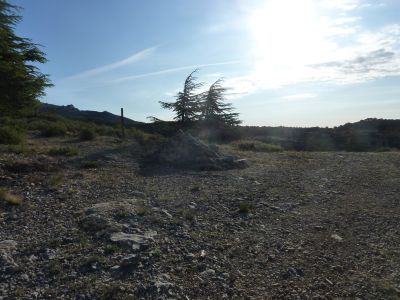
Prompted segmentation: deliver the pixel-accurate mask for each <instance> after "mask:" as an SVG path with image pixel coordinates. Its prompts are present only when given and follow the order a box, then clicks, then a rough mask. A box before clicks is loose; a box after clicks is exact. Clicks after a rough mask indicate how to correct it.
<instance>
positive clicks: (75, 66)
mask: <svg viewBox="0 0 400 300" xmlns="http://www.w3.org/2000/svg"><path fill="white" fill-rule="evenodd" d="M11 2H12V3H13V4H16V5H19V6H21V7H23V8H24V9H23V10H22V12H21V14H22V15H23V21H22V22H21V23H20V24H19V25H18V26H17V32H18V34H20V35H22V36H27V37H30V38H32V40H33V41H35V42H37V43H39V44H42V45H45V47H44V48H43V50H44V51H45V52H46V54H47V57H48V59H49V62H48V63H47V64H45V65H44V66H41V69H42V70H43V72H44V73H47V74H49V75H50V78H51V80H52V82H53V83H54V84H55V86H54V87H53V88H50V89H48V90H47V96H46V97H45V98H44V101H45V102H48V103H52V104H58V105H68V104H73V105H74V106H76V107H77V108H79V109H86V110H97V111H104V110H106V111H109V112H112V113H116V114H118V112H119V109H120V108H121V107H124V109H125V114H126V116H127V117H129V118H131V119H134V120H137V121H147V120H146V117H147V116H156V117H158V118H160V119H165V120H170V119H172V114H171V112H168V111H165V110H163V109H161V107H160V105H159V103H158V101H160V100H161V101H173V99H174V96H175V94H176V93H177V92H178V91H179V90H180V89H181V88H182V85H183V81H184V79H185V77H186V76H187V75H188V74H189V73H190V72H191V71H193V70H194V69H196V68H199V69H200V70H199V74H198V78H199V80H200V81H203V82H205V83H207V84H210V83H212V82H214V81H215V80H217V79H218V78H220V77H223V78H224V79H225V85H226V86H228V87H230V88H231V89H230V92H229V100H230V101H231V102H232V103H233V105H234V106H235V107H236V109H237V111H238V112H239V113H240V117H241V119H242V120H243V124H244V125H265V126H278V125H284V126H337V125H341V124H344V123H346V122H354V121H358V120H361V119H365V118H373V117H375V118H386V119H394V118H398V117H399V115H400V98H399V96H400V88H399V84H400V2H399V1H396V0H376V1H375V0H374V1H372V0H342V1H339V0H338V1H334V0H297V1H294V0H265V1H239V0H237V1H228V0H218V1H215V0H214V1H211V0H206V1H183V0H171V1H160V0H158V1H156V0H151V1H130V0H119V1H95V0H87V1H77V0H69V1H53V0H35V1H31V0H29V1H28V0H18V1H17V0H14V1H11Z"/></svg>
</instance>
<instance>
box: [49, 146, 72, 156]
mask: <svg viewBox="0 0 400 300" xmlns="http://www.w3.org/2000/svg"><path fill="white" fill-rule="evenodd" d="M48 154H49V155H51V156H75V155H78V154H79V150H78V149H77V148H73V147H53V148H50V149H49V151H48Z"/></svg>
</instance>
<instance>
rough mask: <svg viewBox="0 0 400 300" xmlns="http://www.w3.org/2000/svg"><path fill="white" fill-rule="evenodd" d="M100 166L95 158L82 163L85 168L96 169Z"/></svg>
mask: <svg viewBox="0 0 400 300" xmlns="http://www.w3.org/2000/svg"><path fill="white" fill-rule="evenodd" d="M98 167H99V163H98V162H97V161H95V160H85V161H82V163H81V168H83V169H95V168H98Z"/></svg>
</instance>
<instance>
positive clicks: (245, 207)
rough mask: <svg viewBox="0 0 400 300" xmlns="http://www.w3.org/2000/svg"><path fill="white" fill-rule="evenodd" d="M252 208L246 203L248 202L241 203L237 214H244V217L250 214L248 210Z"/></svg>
mask: <svg viewBox="0 0 400 300" xmlns="http://www.w3.org/2000/svg"><path fill="white" fill-rule="evenodd" d="M252 208H253V205H251V204H250V203H248V202H242V203H240V204H239V209H238V212H239V213H240V214H245V215H247V214H248V213H249V212H250V210H251V209H252Z"/></svg>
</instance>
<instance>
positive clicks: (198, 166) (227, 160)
mask: <svg viewBox="0 0 400 300" xmlns="http://www.w3.org/2000/svg"><path fill="white" fill-rule="evenodd" d="M146 162H147V164H152V165H162V166H165V167H169V168H178V169H187V170H229V169H236V168H240V169H241V168H245V167H247V163H246V160H245V159H239V158H237V157H235V156H233V155H224V154H222V153H221V152H220V151H219V149H218V147H217V146H216V145H207V144H205V143H203V142H202V141H200V140H199V139H196V138H194V137H193V136H192V135H190V134H189V133H185V132H183V131H182V130H180V131H179V132H178V133H177V134H176V135H175V136H174V137H172V138H171V139H170V140H169V141H168V142H166V143H165V144H163V145H162V146H161V148H160V149H159V150H158V151H156V152H155V153H154V154H152V155H151V156H149V157H147V158H146Z"/></svg>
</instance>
